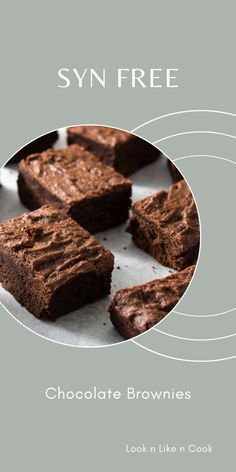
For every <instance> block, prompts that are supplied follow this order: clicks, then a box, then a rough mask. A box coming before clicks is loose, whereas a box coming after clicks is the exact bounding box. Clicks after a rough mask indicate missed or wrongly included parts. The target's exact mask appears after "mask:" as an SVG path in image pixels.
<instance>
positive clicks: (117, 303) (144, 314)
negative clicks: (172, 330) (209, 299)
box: [109, 266, 195, 339]
mask: <svg viewBox="0 0 236 472" xmlns="http://www.w3.org/2000/svg"><path fill="white" fill-rule="evenodd" d="M194 270H195V266H192V267H188V268H187V269H185V270H182V271H180V272H176V273H175V274H172V275H169V276H168V277H164V278H162V279H156V280H152V281H151V282H147V283H145V284H143V285H136V286H134V287H129V288H125V289H121V290H119V291H118V292H116V293H115V295H114V296H113V298H112V301H111V305H110V307H109V312H110V314H111V322H112V323H113V325H114V326H115V328H116V329H117V331H118V332H119V333H120V335H121V336H123V338H125V339H129V338H133V337H134V336H137V335H138V334H141V333H144V332H145V331H147V330H148V329H150V328H152V326H154V325H155V324H157V323H158V322H159V321H160V320H162V319H163V318H164V317H165V316H166V315H167V314H168V313H169V312H170V311H171V310H172V309H173V308H174V307H175V305H176V304H177V303H178V301H179V300H180V298H181V297H182V295H183V294H184V292H185V290H186V289H187V287H188V285H189V283H190V281H191V278H192V276H193V273H194Z"/></svg>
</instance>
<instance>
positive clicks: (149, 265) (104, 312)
mask: <svg viewBox="0 0 236 472" xmlns="http://www.w3.org/2000/svg"><path fill="white" fill-rule="evenodd" d="M65 145H66V142H65V130H60V137H59V140H58V142H57V143H56V145H55V147H64V146H65ZM130 178H131V180H132V181H133V201H136V200H139V199H141V198H144V197H146V196H148V195H151V194H152V193H153V192H156V191H157V190H160V189H166V188H168V187H169V185H171V178H170V175H169V171H168V168H167V159H166V157H165V156H161V158H160V159H158V160H157V162H155V163H153V164H150V165H149V166H147V167H143V168H142V169H140V170H139V171H138V172H136V173H134V174H133V175H132V176H130ZM16 182H17V167H13V166H5V167H4V168H3V169H2V170H1V183H2V187H1V188H0V202H1V207H0V219H1V221H4V220H7V219H9V218H12V217H15V216H18V215H21V214H22V213H23V212H25V211H26V208H25V207H24V206H23V205H22V204H21V202H20V200H19V197H18V194H17V184H16ZM126 226H127V224H124V225H121V226H118V227H116V228H113V229H110V230H108V231H105V232H103V233H99V234H97V235H96V237H97V239H98V240H99V241H100V242H101V243H102V244H103V245H104V246H106V247H107V248H108V249H110V250H111V251H112V253H113V254H114V256H115V268H114V271H113V276H112V289H111V295H112V294H113V293H114V292H115V291H116V290H118V289H120V288H123V287H128V286H130V285H135V284H141V283H144V282H148V281H149V280H153V279H156V278H160V277H165V276H167V275H169V274H170V272H173V271H171V270H170V269H169V268H167V267H164V266H162V265H161V264H159V263H158V262H157V261H156V260H155V259H153V258H152V257H151V256H149V255H148V254H146V253H145V252H144V251H142V250H140V249H138V248H137V247H136V246H135V245H134V244H133V243H132V240H131V235H130V234H128V233H126V231H125V229H126ZM110 299H111V296H109V297H105V298H103V299H101V300H98V301H96V302H94V303H92V304H88V305H86V306H84V307H83V308H80V309H79V310H76V311H74V312H73V313H69V314H68V315H65V316H62V317H61V318H59V319H58V320H57V321H56V322H49V321H41V320H38V319H37V318H35V317H34V316H33V315H31V314H30V313H29V312H28V311H27V310H26V309H25V308H23V307H22V306H21V305H20V304H19V303H18V302H16V300H15V299H14V298H13V296H12V295H11V294H10V293H8V292H7V291H6V290H4V289H3V288H2V287H1V286H0V301H1V303H2V304H3V305H4V306H5V308H6V309H7V310H8V311H9V312H10V313H11V314H12V315H13V316H14V317H15V318H16V319H17V320H19V321H20V322H21V323H22V324H23V325H24V326H26V327H27V328H29V329H30V330H32V331H34V332H35V333H38V334H40V335H41V336H44V337H46V338H49V339H51V340H53V341H56V342H61V343H64V344H69V345H75V346H104V345H109V344H114V343H117V342H120V341H122V340H123V339H122V338H121V337H120V336H119V334H118V333H117V332H116V330H115V329H114V327H113V325H112V324H111V322H110V318H109V313H108V306H109V304H110Z"/></svg>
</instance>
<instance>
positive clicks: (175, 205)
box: [127, 180, 200, 270]
mask: <svg viewBox="0 0 236 472" xmlns="http://www.w3.org/2000/svg"><path fill="white" fill-rule="evenodd" d="M127 231H128V232H130V233H131V234H132V237H133V241H134V242H135V243H136V244H137V246H139V247H140V248H142V249H144V250H145V251H146V252H148V253H149V254H151V255H152V256H153V257H154V258H155V259H157V260H158V261H159V262H160V263H161V264H164V265H166V266H169V267H172V268H174V269H177V270H181V269H184V268H185V267H188V266H189V265H192V264H193V263H195V262H196V260H197V257H198V251H199V241H200V234H199V219H198V213H197V208H196V205H195V202H194V199H193V195H192V193H191V191H190V189H189V187H188V185H187V183H186V182H185V180H181V181H180V182H178V183H176V184H173V185H172V186H171V187H170V188H169V190H168V191H165V190H161V191H160V192H157V193H155V194H153V195H151V196H150V197H147V198H145V199H144V200H141V201H138V202H136V203H134V204H133V206H132V217H131V219H130V222H129V226H128V229H127Z"/></svg>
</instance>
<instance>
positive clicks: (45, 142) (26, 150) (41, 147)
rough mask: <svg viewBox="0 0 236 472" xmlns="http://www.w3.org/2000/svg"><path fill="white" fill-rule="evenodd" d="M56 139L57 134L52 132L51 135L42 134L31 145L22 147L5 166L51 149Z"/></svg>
mask: <svg viewBox="0 0 236 472" xmlns="http://www.w3.org/2000/svg"><path fill="white" fill-rule="evenodd" d="M57 138H58V132H57V131H52V132H51V133H47V134H44V135H43V136H40V137H39V138H37V139H34V140H33V141H31V143H29V144H26V146H24V147H22V148H21V149H20V150H19V151H18V152H17V153H16V154H14V156H12V157H11V159H9V161H8V162H7V164H17V163H18V162H20V160H21V159H24V158H25V157H27V156H29V155H30V154H33V153H35V152H42V151H45V150H46V149H48V148H51V147H52V145H53V144H54V143H55V142H56V140H57Z"/></svg>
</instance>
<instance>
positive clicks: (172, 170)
mask: <svg viewBox="0 0 236 472" xmlns="http://www.w3.org/2000/svg"><path fill="white" fill-rule="evenodd" d="M168 167H169V170H170V173H171V177H172V180H173V182H174V183H176V182H179V181H180V180H182V179H183V176H182V174H181V172H180V171H179V170H178V169H177V167H176V166H175V164H174V163H173V162H171V161H170V160H169V159H168Z"/></svg>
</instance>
